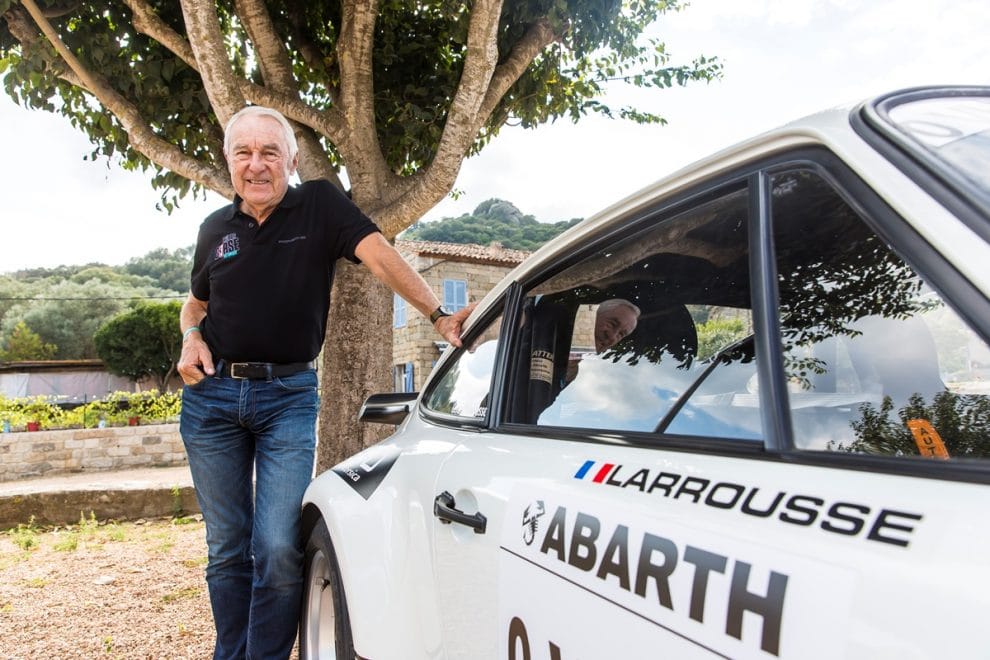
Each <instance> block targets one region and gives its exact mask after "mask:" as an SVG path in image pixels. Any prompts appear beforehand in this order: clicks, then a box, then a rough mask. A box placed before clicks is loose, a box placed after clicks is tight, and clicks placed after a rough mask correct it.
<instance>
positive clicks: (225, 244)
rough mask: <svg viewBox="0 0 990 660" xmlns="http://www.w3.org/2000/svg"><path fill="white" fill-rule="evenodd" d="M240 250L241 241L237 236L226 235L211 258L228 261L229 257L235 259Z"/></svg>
mask: <svg viewBox="0 0 990 660" xmlns="http://www.w3.org/2000/svg"><path fill="white" fill-rule="evenodd" d="M240 249H241V239H240V238H238V237H237V234H227V235H226V236H224V237H223V240H222V241H220V245H218V246H217V249H216V251H215V252H214V253H213V257H214V259H230V258H231V257H236V256H237V252H238V251H239V250H240Z"/></svg>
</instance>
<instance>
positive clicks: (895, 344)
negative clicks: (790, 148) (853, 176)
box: [772, 170, 990, 458]
mask: <svg viewBox="0 0 990 660" xmlns="http://www.w3.org/2000/svg"><path fill="white" fill-rule="evenodd" d="M772 214H773V238H774V244H775V248H776V260H777V272H778V287H779V291H780V323H781V331H782V337H781V341H782V345H783V349H784V364H785V368H786V375H787V379H788V398H789V402H790V403H789V405H790V408H791V416H792V424H793V431H794V440H795V444H796V446H797V447H798V448H800V449H808V450H821V451H834V452H854V453H867V454H880V455H887V456H903V457H918V456H925V457H938V458H958V457H984V458H985V457H988V456H990V399H988V397H987V395H988V394H990V385H988V383H990V381H988V380H987V376H990V369H988V367H990V349H988V348H987V346H986V344H985V343H984V342H983V341H982V340H981V339H980V338H979V337H978V336H977V335H976V334H975V333H974V332H972V331H971V330H970V329H969V328H968V327H967V325H966V323H965V322H963V320H962V319H961V318H960V317H959V316H958V315H957V314H956V313H955V312H954V311H953V310H952V309H951V308H950V307H949V306H948V305H947V304H946V303H945V301H944V300H943V299H942V298H941V297H940V296H939V294H938V293H937V292H936V291H934V290H933V289H932V288H931V287H930V286H929V285H928V284H927V283H926V282H925V281H924V280H923V279H922V278H921V277H919V275H918V273H916V272H915V271H914V270H913V269H912V268H911V267H910V266H909V265H908V264H907V263H906V262H905V261H904V260H903V259H902V258H900V257H899V256H898V255H897V254H896V253H895V252H894V251H893V250H892V249H891V248H890V247H889V246H888V244H887V243H885V242H884V241H883V240H881V238H880V237H879V236H877V235H876V234H875V233H874V232H873V231H871V230H870V228H869V227H868V226H867V225H866V223H864V222H863V220H862V218H861V217H860V216H859V215H858V214H857V212H856V211H855V210H854V209H853V208H852V207H851V206H850V205H849V204H847V203H846V202H845V201H844V200H843V198H842V196H841V195H840V194H839V193H838V192H837V191H836V190H835V188H833V186H832V185H830V184H829V182H827V181H825V180H824V179H823V178H822V177H821V176H819V175H818V174H817V173H815V172H811V171H808V170H797V171H791V172H786V173H782V174H778V175H776V176H774V177H773V179H772Z"/></svg>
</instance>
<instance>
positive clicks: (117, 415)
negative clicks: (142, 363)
mask: <svg viewBox="0 0 990 660" xmlns="http://www.w3.org/2000/svg"><path fill="white" fill-rule="evenodd" d="M181 404H182V397H181V395H180V394H179V393H178V392H165V393H159V392H158V390H150V391H148V392H113V393H111V394H109V395H107V397H106V398H104V399H98V400H96V401H90V402H88V403H86V404H84V405H81V406H77V407H75V408H72V409H71V410H64V409H63V408H62V407H60V406H59V405H58V403H56V402H55V401H54V400H52V399H50V398H48V397H44V396H36V397H24V398H7V397H4V396H3V395H0V422H7V423H8V424H9V426H10V430H12V431H23V430H25V428H26V427H27V424H28V422H39V423H40V426H41V428H43V429H59V428H96V427H98V426H100V422H101V421H102V422H103V425H104V426H126V425H127V424H128V421H129V419H130V418H131V417H139V418H140V419H141V421H142V422H144V423H149V422H151V423H155V422H158V423H161V422H173V421H176V420H178V417H179V410H180V408H181Z"/></svg>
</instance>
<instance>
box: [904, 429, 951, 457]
mask: <svg viewBox="0 0 990 660" xmlns="http://www.w3.org/2000/svg"><path fill="white" fill-rule="evenodd" d="M907 425H908V428H909V429H911V435H913V436H914V442H915V444H916V445H918V452H919V453H920V454H921V455H922V456H931V457H932V458H942V459H948V458H949V451H948V450H947V449H946V448H945V443H944V442H942V436H940V435H939V434H938V431H936V430H935V427H934V426H932V424H931V422H929V421H928V420H927V419H909V420H908V421H907Z"/></svg>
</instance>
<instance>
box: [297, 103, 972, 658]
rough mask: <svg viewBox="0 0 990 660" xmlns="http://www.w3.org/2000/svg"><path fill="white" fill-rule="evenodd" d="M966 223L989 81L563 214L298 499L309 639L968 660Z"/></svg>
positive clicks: (567, 653)
mask: <svg viewBox="0 0 990 660" xmlns="http://www.w3.org/2000/svg"><path fill="white" fill-rule="evenodd" d="M549 192H551V194H552V191H549ZM560 192H561V193H563V194H566V191H560ZM988 240H990V88H980V87H965V88H959V87H954V88H926V89H913V90H906V91H902V92H897V93H892V94H888V95H886V96H883V97H880V98H878V99H875V100H872V101H870V102H867V103H863V104H861V105H859V106H857V107H855V108H846V109H842V110H831V111H828V112H825V113H822V114H819V115H815V116H813V117H810V118H808V119H805V120H802V121H798V122H795V123H793V124H790V125H788V126H785V127H783V128H781V129H779V130H776V131H773V132H771V133H768V134H765V135H762V136H760V137H758V138H755V139H753V140H751V141H749V142H746V143H743V144H741V145H739V146H737V147H734V148H732V149H729V150H726V151H723V152H721V153H719V154H717V155H715V156H713V157H711V158H709V159H707V160H704V161H702V162H700V163H697V164H695V165H693V166H692V167H689V168H687V169H684V170H682V171H680V172H678V173H676V174H674V175H673V176H670V177H668V178H666V179H663V180H662V181H660V182H658V183H657V184H655V185H653V186H652V187H650V188H648V189H646V190H644V191H642V192H640V193H638V194H636V195H634V196H632V197H629V198H628V199H625V200H623V201H621V202H619V203H617V204H615V205H614V206H612V207H610V208H608V209H607V210H605V211H604V212H602V213H600V214H598V215H596V216H594V217H592V218H590V219H588V220H586V221H584V222H583V223H581V224H580V225H578V226H577V227H575V228H573V229H572V230H571V231H569V232H567V233H565V234H564V235H562V236H560V237H558V238H557V239H555V240H554V241H552V242H551V243H549V244H547V245H546V246H544V247H543V248H542V249H540V250H539V251H538V252H537V253H536V254H534V255H533V256H532V257H531V258H530V259H528V260H527V261H526V262H525V263H523V264H522V265H521V266H520V267H518V268H517V269H516V270H515V271H514V272H512V273H511V274H510V275H509V276H508V277H507V278H506V279H505V281H504V282H502V283H501V284H500V285H499V286H497V287H496V288H495V289H494V290H493V291H492V292H491V293H490V294H489V295H488V296H487V297H485V299H484V300H483V301H482V302H481V304H480V305H479V307H478V309H477V310H476V312H475V313H474V315H473V316H472V319H471V322H470V325H469V326H468V329H467V331H466V334H465V341H464V348H463V349H460V350H448V351H447V352H446V353H445V354H444V356H443V357H442V358H441V360H440V361H439V362H438V364H437V365H436V368H435V369H434V371H433V373H432V375H431V377H430V379H429V381H428V382H427V383H426V385H425V387H424V388H423V391H422V393H420V394H396V393H392V394H383V395H376V396H372V397H371V398H370V399H369V400H368V402H367V403H366V405H365V408H364V409H363V411H362V418H363V419H365V420H366V421H371V422H384V423H392V424H396V425H397V430H396V432H395V434H394V435H393V436H391V437H390V438H389V439H388V440H386V441H384V442H382V443H380V444H378V445H375V446H373V447H371V448H369V449H367V450H366V451H363V452H361V453H360V454H358V455H356V456H354V457H353V458H352V459H350V460H348V461H346V462H344V463H342V464H340V465H338V466H336V467H335V468H333V469H332V470H330V471H329V472H327V473H325V474H323V475H321V476H319V477H318V478H317V479H316V480H315V481H314V482H313V484H312V486H311V487H310V488H309V490H308V492H307V495H306V498H305V513H304V518H305V521H306V534H307V538H308V548H307V553H306V582H307V590H306V600H305V606H304V614H303V619H302V623H301V646H302V652H303V657H305V658H316V657H320V658H324V657H347V658H350V657H354V656H355V655H356V656H358V657H361V658H373V659H374V660H387V659H403V660H404V659H408V658H466V659H472V660H474V659H485V658H501V659H508V660H524V659H525V660H529V659H533V660H543V659H546V660H595V659H612V658H624V659H629V658H632V659H637V658H639V659H646V658H694V657H711V656H717V657H731V658H767V657H785V658H802V659H804V658H835V657H847V658H869V659H871V660H872V659H875V658H898V659H904V658H968V657H972V658H975V657H982V658H987V657H990V625H988V624H987V622H988V617H990V487H988V484H990V396H988V395H990V348H988V339H990V243H988Z"/></svg>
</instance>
